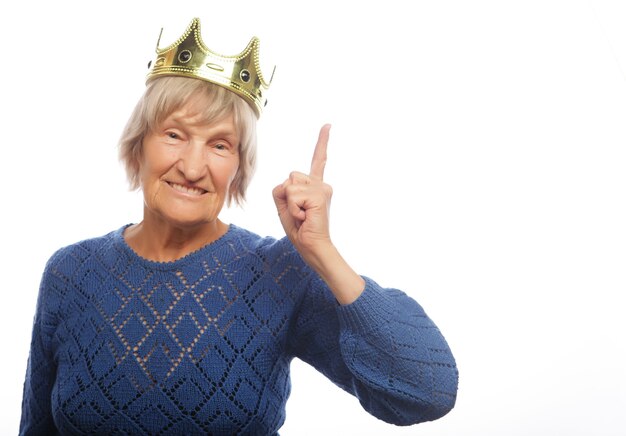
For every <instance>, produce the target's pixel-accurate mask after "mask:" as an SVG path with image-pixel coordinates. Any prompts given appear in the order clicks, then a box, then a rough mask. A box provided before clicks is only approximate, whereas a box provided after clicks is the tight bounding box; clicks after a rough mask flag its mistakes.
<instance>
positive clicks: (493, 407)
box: [0, 0, 626, 436]
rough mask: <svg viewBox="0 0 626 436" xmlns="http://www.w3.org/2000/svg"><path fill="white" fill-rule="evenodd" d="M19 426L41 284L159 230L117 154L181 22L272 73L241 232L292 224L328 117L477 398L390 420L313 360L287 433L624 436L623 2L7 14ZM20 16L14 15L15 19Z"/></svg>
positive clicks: (381, 271)
mask: <svg viewBox="0 0 626 436" xmlns="http://www.w3.org/2000/svg"><path fill="white" fill-rule="evenodd" d="M0 8H1V10H0V37H1V38H0V41H1V42H0V43H1V44H2V52H1V53H2V62H1V63H0V74H1V80H0V92H1V94H0V95H1V97H0V98H1V101H0V123H1V126H2V129H1V132H2V142H1V144H0V147H1V148H0V150H1V152H0V156H1V157H0V159H1V160H0V162H1V163H2V171H1V174H2V176H1V177H2V183H1V184H0V202H1V203H0V204H1V207H2V210H1V214H0V216H1V220H2V225H1V227H0V232H1V233H0V238H1V239H0V241H1V243H2V250H1V254H0V256H1V258H0V268H2V270H1V280H2V288H1V291H2V295H1V299H2V302H3V304H2V305H0V307H1V309H0V310H1V316H0V323H1V324H0V335H2V336H1V340H0V346H1V348H2V353H1V356H2V357H1V358H0V362H1V371H0V377H1V379H0V386H1V387H2V388H1V389H0V410H1V411H2V417H1V419H0V434H2V435H4V434H6V435H12V434H16V433H17V427H18V422H19V415H20V403H21V395H22V383H23V378H24V371H25V365H26V359H27V354H28V347H29V342H30V329H31V323H32V317H33V313H34V308H35V300H36V296H37V289H38V282H39V279H40V276H41V272H42V269H43V266H44V263H45V261H46V260H47V258H48V257H49V256H50V255H51V254H52V252H53V251H54V250H56V249H57V248H59V247H60V246H63V245H67V244H69V243H72V242H75V241H77V240H80V239H83V238H88V237H92V236H97V235H101V234H104V233H106V232H108V231H110V230H113V229H116V228H118V227H120V226H121V225H123V224H125V223H129V222H137V221H139V220H140V219H141V208H142V200H141V196H140V195H139V194H137V193H129V192H128V190H127V188H126V184H125V179H124V174H123V172H122V169H121V167H120V165H119V164H118V162H117V155H116V142H117V139H118V137H119V134H120V132H121V129H122V127H123V125H124V124H125V122H126V119H127V118H128V115H129V114H130V112H131V110H132V107H133V106H134V104H135V102H136V100H137V98H138V97H139V96H140V94H141V93H142V91H143V87H144V75H145V73H146V71H147V69H146V65H147V62H148V60H150V59H151V58H152V54H153V50H154V47H155V44H156V39H157V37H158V33H159V30H160V28H161V27H165V31H164V35H163V42H164V43H165V44H168V43H169V42H171V41H173V40H174V39H175V38H177V37H178V36H179V35H180V34H181V33H182V32H183V30H184V29H185V27H186V26H187V24H188V23H189V21H190V20H191V18H192V17H194V16H198V17H200V18H201V19H202V25H203V35H204V39H205V41H206V42H207V44H208V45H209V46H210V47H211V48H212V49H214V50H216V51H218V52H223V53H226V54H235V53H237V52H239V51H240V50H241V49H243V47H244V46H245V45H246V44H247V42H248V40H249V38H250V37H251V36H252V35H253V34H256V35H258V36H259V37H260V38H261V44H262V46H261V57H262V60H263V62H264V67H265V70H266V72H267V73H268V74H269V71H270V67H271V65H273V64H274V63H275V64H277V70H276V75H275V78H274V84H273V85H272V88H271V91H272V92H271V94H270V101H269V104H268V107H267V110H266V112H265V114H264V115H263V117H262V119H261V121H260V125H259V128H260V133H259V135H260V150H259V153H260V161H259V169H258V172H257V175H256V177H255V179H254V180H253V184H252V186H251V188H250V190H249V201H248V203H247V205H246V207H245V209H243V210H240V209H233V210H229V211H225V212H224V219H225V220H226V221H228V222H234V223H236V224H238V225H240V226H243V227H246V228H249V229H251V230H253V231H255V232H257V233H260V234H269V235H274V236H280V235H281V232H282V230H281V228H280V224H279V222H278V219H277V217H276V212H275V210H274V206H273V202H272V199H271V189H272V187H273V186H274V185H276V184H277V183H279V182H281V181H282V180H283V179H284V178H285V177H286V176H287V174H288V173H289V171H291V170H302V171H306V170H308V165H309V159H310V155H311V153H312V150H313V145H314V144H315V139H316V137H317V132H318V129H319V127H320V126H321V124H322V123H324V122H331V123H332V124H333V129H332V132H331V143H330V149H329V162H328V166H327V181H328V182H329V183H331V184H332V185H333V187H334V189H335V196H334V199H333V212H332V231H333V237H334V239H335V242H336V244H337V245H338V246H339V247H340V249H341V250H342V252H343V253H344V256H345V257H346V258H347V259H348V260H349V261H350V262H351V263H352V264H353V266H354V267H355V269H356V270H358V271H359V272H361V273H363V274H366V275H369V276H371V277H373V278H375V279H376V280H377V281H378V282H379V283H381V284H382V285H385V286H393V287H399V288H401V289H404V290H405V291H406V292H408V293H409V294H410V295H412V296H413V297H414V298H416V299H417V300H418V301H419V302H420V303H421V304H422V305H423V306H424V307H425V309H426V311H427V312H428V313H429V315H430V316H431V317H432V318H433V319H434V321H435V322H436V323H437V324H438V325H439V327H440V328H441V330H442V331H443V333H444V335H445V337H446V338H447V340H448V342H449V343H450V346H451V347H452V350H453V352H454V353H455V357H456V359H457V363H458V367H459V370H460V377H461V382H460V388H459V394H458V401H457V405H456V408H455V409H454V410H453V411H452V412H451V413H450V414H449V415H448V416H446V417H444V418H443V419H441V420H439V421H435V422H433V423H427V424H423V425H418V426H415V427H409V428H399V427H392V426H388V425H386V424H384V423H382V422H380V421H378V420H376V419H375V418H372V417H370V416H369V415H367V414H366V413H365V412H364V411H362V409H360V406H359V405H358V402H357V401H356V400H355V399H354V398H352V397H350V396H349V395H348V394H345V393H344V392H343V391H340V390H339V389H337V388H335V387H334V386H333V385H332V384H331V383H330V382H328V381H327V380H326V379H324V378H323V377H322V376H320V375H318V374H317V373H316V372H315V371H314V370H312V369H310V368H309V367H308V366H306V365H304V364H301V363H299V362H295V363H294V365H293V394H292V398H291V400H290V402H289V405H288V410H287V412H288V418H287V422H286V424H285V426H284V427H283V429H282V431H281V434H283V435H287V436H289V435H317V434H329V435H380V434H385V435H387V434H390V435H391V434H398V435H405V434H406V435H408V434H411V435H413V434H414V435H433V436H436V435H455V436H456V435H480V436H485V435H494V436H496V435H497V436H501V435H567V436H574V435H602V436H605V435H606V436H608V435H624V434H626V418H624V416H625V415H624V413H623V412H624V410H625V409H626V362H625V360H626V345H625V343H626V341H625V340H624V332H625V331H626V321H625V320H624V297H623V295H624V291H625V290H626V277H625V275H626V274H625V266H624V265H625V263H626V262H625V261H626V202H625V197H626V170H625V168H624V167H625V164H626V149H625V145H626V123H625V120H626V79H625V74H624V72H625V71H626V6H625V5H624V2H622V1H619V0H614V1H609V0H602V1H591V0H590V1H580V0H567V1H565V0H564V1H556V0H524V1H521V0H520V1H506V0H493V1H486V0H478V1H461V0H459V1H452V0H439V1H413V2H409V1H406V2H405V1H398V0H386V1H377V2H369V1H359V2H356V1H355V2H349V1H343V2H340V1H336V0H335V1H320V0H315V1H311V2H306V3H303V2H284V3H283V2H277V1H264V0H256V1H244V0H239V1H226V0H223V1H221V2H216V1H208V0H205V1H203V2H199V1H198V2H181V1H173V0H171V1H166V2H164V1H149V2H148V1H142V2H132V1H125V2H112V1H108V2H78V1H76V2H68V1H54V2H47V1H30V2H29V1H21V2H3V5H2V6H0ZM8 8H10V9H8Z"/></svg>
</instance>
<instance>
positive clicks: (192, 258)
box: [113, 223, 240, 270]
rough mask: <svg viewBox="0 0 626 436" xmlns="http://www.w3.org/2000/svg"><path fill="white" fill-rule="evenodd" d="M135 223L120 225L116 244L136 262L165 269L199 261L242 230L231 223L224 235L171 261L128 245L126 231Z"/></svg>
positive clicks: (116, 233) (114, 235)
mask: <svg viewBox="0 0 626 436" xmlns="http://www.w3.org/2000/svg"><path fill="white" fill-rule="evenodd" d="M133 224H134V223H129V224H125V225H124V226H122V227H120V228H119V229H117V230H116V231H115V232H114V234H113V239H114V241H115V243H116V245H118V246H119V247H121V249H122V251H123V252H124V253H125V254H126V255H127V256H128V257H129V258H131V259H133V260H134V261H135V262H137V263H139V264H141V265H144V266H146V267H147V268H156V269H165V270H170V269H177V268H181V267H184V266H186V265H188V264H190V263H194V262H196V261H198V260H199V259H202V258H204V257H206V256H207V255H208V254H209V253H213V252H216V251H217V250H219V249H220V248H221V247H222V246H224V245H225V244H228V243H229V242H231V241H232V240H233V239H235V237H236V233H237V232H238V231H239V230H240V229H239V227H237V226H236V225H234V224H229V225H228V230H227V231H226V233H224V234H223V235H222V236H220V237H219V238H217V239H216V240H214V241H211V242H209V243H208V244H206V245H204V246H202V247H200V248H198V249H197V250H194V251H192V252H190V253H188V254H186V255H184V256H183V257H180V258H178V259H175V260H171V261H166V262H162V261H157V260H151V259H148V258H146V257H143V256H140V255H139V254H137V252H136V251H135V250H133V249H132V248H131V246H130V245H128V243H127V242H126V239H124V231H125V230H126V229H127V228H128V227H130V226H132V225H133Z"/></svg>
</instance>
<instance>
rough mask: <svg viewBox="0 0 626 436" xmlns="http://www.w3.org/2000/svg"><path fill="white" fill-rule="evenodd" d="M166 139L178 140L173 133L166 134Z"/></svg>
mask: <svg viewBox="0 0 626 436" xmlns="http://www.w3.org/2000/svg"><path fill="white" fill-rule="evenodd" d="M167 137H168V138H171V139H178V135H177V134H176V133H174V132H167Z"/></svg>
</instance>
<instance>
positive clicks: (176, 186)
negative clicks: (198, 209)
mask: <svg viewBox="0 0 626 436" xmlns="http://www.w3.org/2000/svg"><path fill="white" fill-rule="evenodd" d="M167 184H168V185H170V186H171V187H172V188H173V189H174V190H175V191H178V192H182V193H183V194H188V195H197V196H200V195H202V194H206V193H207V192H208V191H206V190H204V189H202V188H194V187H190V186H184V185H179V184H178V183H174V182H167Z"/></svg>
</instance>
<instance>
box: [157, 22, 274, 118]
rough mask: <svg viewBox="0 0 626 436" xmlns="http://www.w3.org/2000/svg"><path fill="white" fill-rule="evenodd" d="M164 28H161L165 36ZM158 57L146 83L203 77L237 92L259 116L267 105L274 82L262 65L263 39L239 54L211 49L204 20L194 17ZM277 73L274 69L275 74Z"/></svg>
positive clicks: (255, 39)
mask: <svg viewBox="0 0 626 436" xmlns="http://www.w3.org/2000/svg"><path fill="white" fill-rule="evenodd" d="M162 34H163V29H161V35H162ZM161 35H159V40H158V41H157V48H156V60H155V61H154V62H151V63H150V64H148V67H150V66H151V67H152V69H151V70H150V71H149V72H148V76H147V77H146V82H149V81H150V80H151V79H154V78H156V77H161V76H183V77H191V78H195V79H202V80H206V81H209V82H211V83H215V84H216V85H220V86H223V87H225V88H227V89H229V90H230V91H233V92H235V93H236V94H238V95H239V96H240V97H242V98H243V99H244V100H245V101H247V102H248V103H249V104H250V106H252V108H253V109H254V112H255V113H256V116H257V118H258V117H259V116H260V115H261V111H262V110H263V107H264V106H265V105H266V104H267V97H266V96H265V94H266V92H267V89H268V88H269V86H270V83H271V82H272V78H270V81H269V82H266V81H265V80H264V79H263V74H262V73H261V68H260V65H259V39H258V38H257V37H253V38H252V39H251V40H250V42H249V43H248V45H247V47H246V48H245V49H244V50H243V51H242V52H241V53H239V54H238V55H235V56H223V55H220V54H217V53H215V52H213V51H211V50H209V49H208V48H207V46H206V45H205V44H204V42H203V41H202V37H201V35H200V19H198V18H194V19H193V20H192V21H191V24H190V25H189V27H187V30H185V33H184V34H183V35H182V36H181V37H180V38H178V40H177V41H175V42H174V43H173V44H171V45H169V46H168V47H165V48H163V49H160V48H159V43H160V42H161ZM273 76H274V74H273V72H272V77H273Z"/></svg>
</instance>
